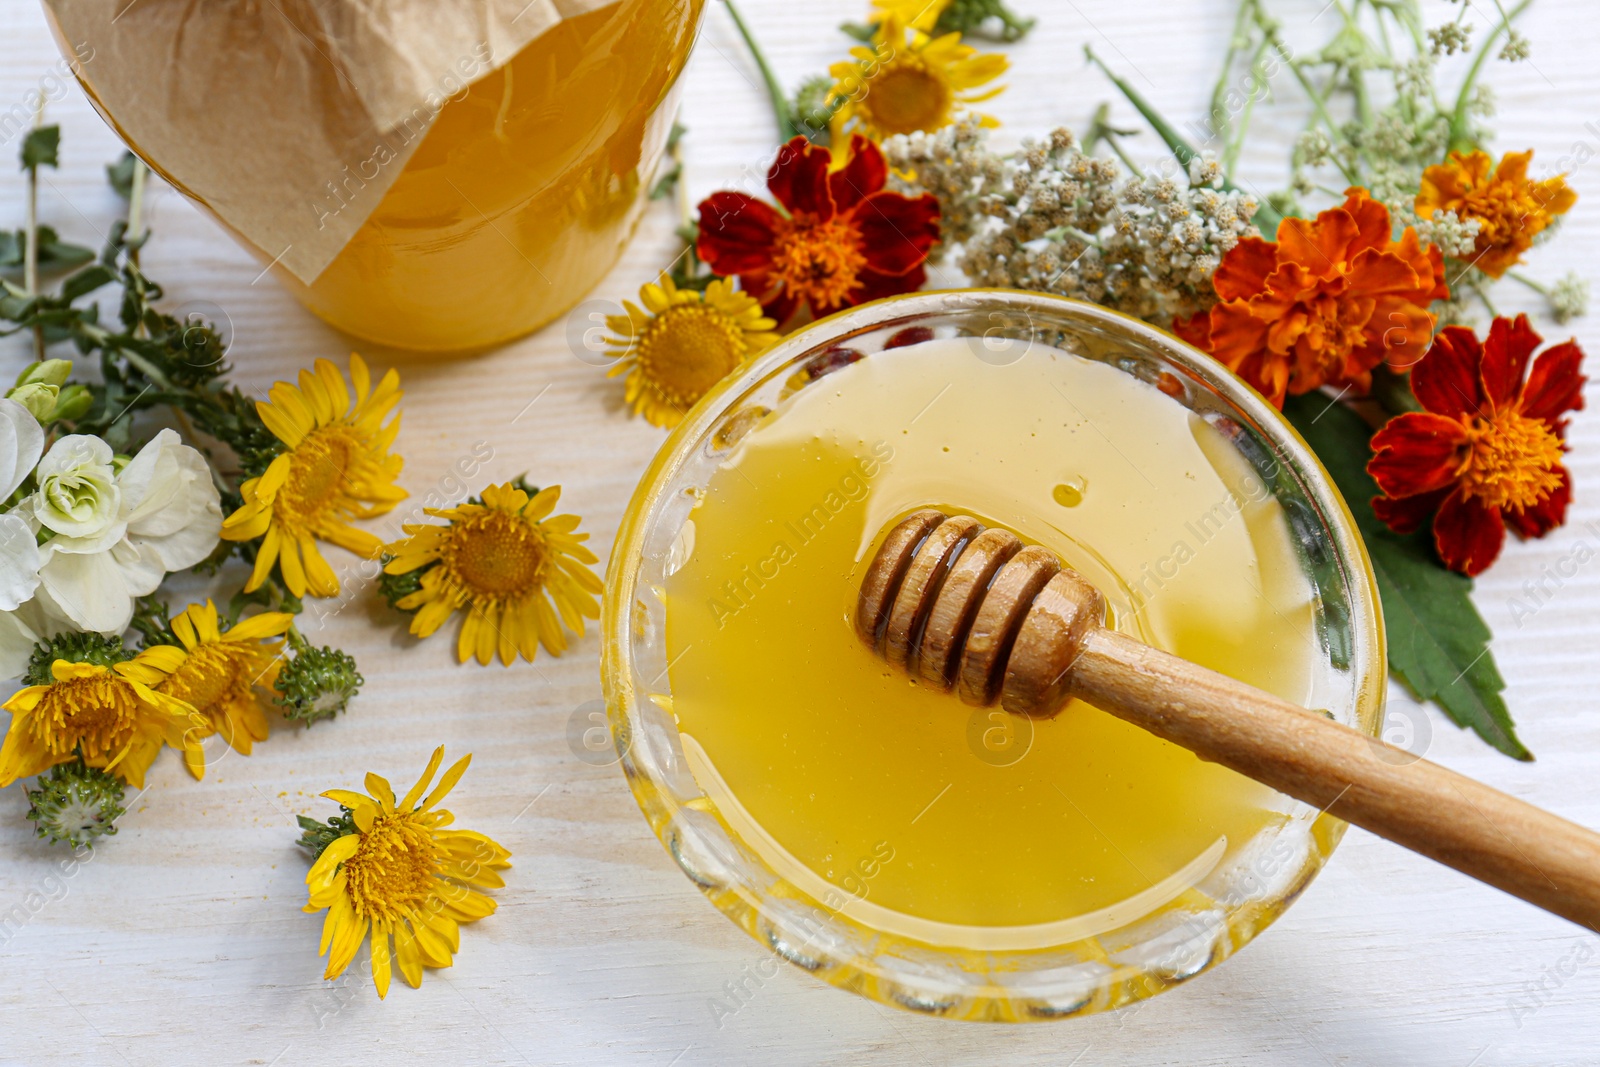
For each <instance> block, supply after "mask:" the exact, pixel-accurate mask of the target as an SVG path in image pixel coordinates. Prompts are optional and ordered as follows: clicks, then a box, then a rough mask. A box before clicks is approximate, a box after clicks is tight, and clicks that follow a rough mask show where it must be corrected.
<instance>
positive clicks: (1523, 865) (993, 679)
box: [855, 510, 1600, 932]
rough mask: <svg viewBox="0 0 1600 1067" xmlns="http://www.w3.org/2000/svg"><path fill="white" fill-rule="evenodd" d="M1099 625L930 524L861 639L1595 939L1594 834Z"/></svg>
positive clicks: (972, 527)
mask: <svg viewBox="0 0 1600 1067" xmlns="http://www.w3.org/2000/svg"><path fill="white" fill-rule="evenodd" d="M1105 608H1106V602H1105V597H1104V596H1102V595H1101V593H1100V591H1099V590H1098V589H1096V588H1095V587H1094V586H1092V585H1091V584H1089V582H1087V581H1085V580H1084V578H1083V577H1082V576H1080V575H1079V574H1077V573H1076V572H1074V571H1073V570H1071V569H1070V568H1068V567H1066V566H1064V565H1063V564H1062V562H1061V560H1060V559H1059V558H1058V557H1057V556H1056V555H1055V553H1053V552H1051V551H1050V550H1048V549H1046V548H1041V547H1039V546H1037V545H1028V546H1024V545H1023V544H1022V542H1021V541H1020V540H1019V539H1018V538H1017V537H1016V536H1015V535H1014V534H1012V533H1010V532H1009V531H1006V530H1001V529H985V528H984V527H983V526H982V524H980V523H979V522H978V521H977V520H975V519H972V518H969V517H967V516H964V515H953V516H947V515H946V514H945V513H943V512H941V511H933V510H927V511H918V512H916V513H915V514H913V515H911V516H909V517H908V518H906V519H904V520H902V521H901V522H899V523H896V524H894V525H893V526H891V527H890V528H889V529H888V532H887V534H885V535H884V536H883V538H882V541H881V543H880V544H879V546H878V551H877V553H876V554H875V555H874V557H873V559H872V562H871V564H870V565H869V566H868V568H867V572H866V575H865V577H864V578H863V580H862V583H861V595H860V600H859V601H858V603H857V608H856V619H855V624H856V632H857V634H858V635H859V636H860V638H861V640H862V641H864V642H866V644H867V645H868V646H869V647H870V648H872V649H873V650H874V651H875V652H877V653H878V654H879V655H881V656H883V657H884V658H885V659H887V660H888V661H889V662H890V663H891V664H894V665H895V666H897V667H900V668H902V669H904V670H905V671H907V672H908V673H909V674H911V675H912V676H913V677H914V678H919V679H921V680H922V681H924V682H927V683H929V684H931V685H933V686H935V687H936V688H938V689H941V690H944V691H949V690H950V689H952V688H953V689H955V690H956V692H957V693H958V694H959V695H960V697H961V699H962V700H963V701H965V702H966V703H968V704H972V705H975V706H978V707H988V706H991V705H993V704H995V703H996V702H998V703H999V704H1000V706H1001V707H1002V708H1004V709H1005V710H1006V711H1008V712H1012V713H1014V714H1017V715H1026V716H1031V717H1049V716H1052V715H1054V714H1056V713H1057V712H1059V711H1060V710H1061V709H1062V708H1063V707H1065V706H1066V703H1067V701H1068V700H1069V699H1070V698H1072V697H1078V698H1080V699H1082V700H1085V701H1087V702H1088V703H1090V704H1092V705H1094V706H1095V707H1097V708H1099V709H1101V710H1102V711H1106V712H1109V713H1111V714H1112V715H1115V716H1117V717H1118V718H1120V719H1124V720H1126V721H1128V722H1130V723H1133V724H1134V725H1135V726H1139V727H1141V728H1143V729H1145V730H1148V731H1149V732H1150V733H1153V734H1155V735H1156V736H1157V737H1160V738H1163V739H1165V740H1167V741H1171V742H1172V743H1173V744H1176V745H1181V746H1183V747H1184V748H1186V749H1188V750H1189V751H1191V752H1193V753H1195V754H1196V755H1198V756H1199V757H1200V758H1201V759H1204V760H1209V761H1211V762H1213V763H1220V764H1222V765H1223V766H1224V767H1228V768H1230V769H1232V770H1235V771H1237V772H1239V773H1240V774H1243V775H1246V776H1248V777H1250V778H1254V779H1255V780H1256V781H1258V782H1261V783H1263V784H1265V785H1268V786H1271V787H1272V788H1273V789H1276V790H1278V791H1279V792H1280V793H1286V794H1288V795H1289V796H1291V797H1294V798H1295V799H1297V800H1300V801H1303V802H1305V803H1307V804H1310V805H1312V806H1314V807H1317V808H1320V809H1322V810H1324V811H1327V812H1330V813H1331V814H1333V815H1336V816H1338V817H1339V818H1341V819H1343V820H1345V821H1346V822H1350V823H1354V824H1355V825H1357V826H1360V827H1363V828H1365V829H1367V830H1370V831H1371V832H1373V833H1375V834H1377V835H1378V836H1380V837H1386V838H1388V839H1389V840H1390V841H1393V842H1395V843H1396V844H1399V845H1403V846H1405V847H1406V848H1408V849H1411V850H1412V851H1413V852H1419V853H1421V854H1422V855H1424V856H1428V857H1429V858H1431V859H1434V860H1437V861H1438V862H1440V863H1443V864H1446V865H1447V866H1450V867H1454V868H1455V869H1456V870H1458V871H1461V872H1462V873H1464V874H1468V875H1471V876H1472V877H1474V878H1477V879H1479V880H1480V881H1483V882H1487V883H1488V884H1490V885H1492V886H1496V887H1498V888H1500V889H1503V890H1505V891H1506V892H1507V893H1511V894H1512V895H1514V896H1517V897H1521V898H1522V899H1523V900H1526V901H1529V902H1530V903H1533V904H1537V905H1538V906H1539V907H1541V908H1544V909H1546V910H1547V911H1551V912H1554V913H1555V914H1557V915H1560V916H1563V917H1564V918H1567V919H1570V920H1572V921H1573V922H1575V923H1578V924H1580V925H1582V926H1586V927H1589V928H1590V929H1593V930H1596V931H1597V932H1600V834H1596V833H1594V832H1593V831H1591V830H1588V829H1585V828H1584V827H1582V826H1579V825H1577V824H1576V823H1572V822H1568V821H1567V820H1566V819H1563V818H1560V817H1559V816H1556V815H1553V814H1551V813H1550V812H1547V811H1544V810H1542V809H1540V808H1536V807H1534V806H1533V805H1531V804H1528V803H1525V802H1524V801H1521V800H1518V799H1517V798H1515V797H1513V796H1510V795H1508V794H1506V793H1502V792H1500V791H1499V790H1496V789H1491V788H1490V787H1489V786H1486V785H1484V784H1483V783H1481V782H1477V781H1474V780H1473V779H1471V778H1467V777H1465V776H1463V775H1459V774H1457V773H1455V772H1454V771H1450V770H1446V769H1445V768H1444V767H1441V766H1439V765H1438V764H1436V763H1429V762H1428V761H1427V760H1424V759H1420V758H1418V757H1416V756H1414V755H1413V754H1412V753H1409V752H1407V751H1406V750H1404V749H1401V748H1397V747H1395V746H1393V745H1388V744H1385V743H1384V742H1382V741H1379V740H1377V739H1375V738H1371V737H1368V736H1367V735H1366V734H1364V733H1361V732H1360V731H1358V730H1355V729H1353V728H1351V727H1349V726H1345V725H1343V724H1341V723H1337V722H1334V721H1333V720H1332V719H1330V718H1327V717H1326V716H1325V715H1323V714H1320V713H1317V712H1313V711H1308V710H1306V709H1305V708H1302V707H1300V706H1299V705H1297V704H1291V703H1290V702H1288V701H1286V700H1282V699H1279V698H1278V697H1275V696H1273V695H1272V694H1271V693H1267V692H1264V691H1262V690H1260V689H1257V688H1255V687H1254V686H1250V685H1246V684H1245V683H1243V682H1239V681H1235V680H1234V679H1232V678H1229V677H1227V676H1226V675H1222V674H1218V673H1217V672H1216V671H1212V670H1208V669H1206V668H1205V667H1201V666H1199V665H1198V664H1195V663H1190V662H1189V661H1188V660H1184V659H1180V658H1178V657H1177V656H1173V655H1170V654H1168V653H1166V652H1162V651H1160V650H1158V649H1154V648H1151V647H1150V646H1149V645H1146V644H1143V643H1141V642H1139V641H1137V640H1135V639H1134V638H1132V637H1129V636H1128V635H1127V634H1123V633H1119V632H1117V631H1115V630H1108V629H1106V628H1105V625H1104V622H1105Z"/></svg>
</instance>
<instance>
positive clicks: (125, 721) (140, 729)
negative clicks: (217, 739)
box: [0, 645, 205, 789]
mask: <svg viewBox="0 0 1600 1067" xmlns="http://www.w3.org/2000/svg"><path fill="white" fill-rule="evenodd" d="M184 656H185V653H184V651H183V649H181V648H175V647H173V646H171V645H156V646H155V647H153V648H147V649H145V650H144V651H143V652H140V653H139V654H138V655H137V656H135V657H134V658H133V659H131V660H127V661H125V662H122V663H117V664H113V665H112V666H109V667H107V666H104V665H102V664H98V663H73V662H71V661H70V660H64V659H58V660H56V661H55V663H54V664H52V665H51V668H50V674H51V677H52V678H53V679H54V680H53V681H52V682H50V683H49V684H48V685H31V686H28V687H27V688H26V689H22V690H19V691H18V692H17V693H16V694H15V695H14V696H12V698H11V699H10V700H8V701H6V703H5V710H7V711H9V712H10V713H11V727H10V729H9V730H8V731H7V732H6V739H5V744H4V745H3V746H0V788H3V787H5V786H8V785H10V784H11V783H12V782H15V781H16V780H17V779H18V778H26V777H28V776H29V775H34V774H39V773H41V772H43V771H46V770H48V769H49V768H51V767H54V766H55V765H56V764H58V763H68V762H70V761H72V760H75V759H77V758H78V755H79V753H80V752H81V753H82V755H83V762H84V763H85V764H87V765H88V766H90V767H99V768H101V769H102V770H105V771H115V772H116V773H117V775H118V776H120V777H121V778H122V779H123V780H124V781H126V782H128V783H129V784H130V785H132V786H133V787H134V788H135V789H143V788H144V772H145V771H146V770H147V769H149V767H150V764H151V763H153V762H154V761H155V758H156V754H157V753H158V752H160V751H161V746H162V744H168V745H171V746H172V747H173V748H175V749H178V750H180V751H181V752H183V755H184V763H186V764H187V765H188V767H189V770H190V772H191V773H193V774H194V776H195V777H196V778H199V777H201V776H202V775H203V774H204V773H205V756H204V754H203V753H202V752H201V751H200V739H201V737H202V736H204V735H203V734H202V733H201V732H200V731H199V729H198V727H199V726H200V723H201V720H200V719H199V717H198V716H197V715H195V713H194V709H193V708H192V707H190V706H189V705H188V704H186V703H184V702H183V701H182V700H179V699H177V698H176V697H173V696H170V695H168V694H166V693H162V692H159V691H158V689H159V687H160V685H161V683H162V682H163V681H165V680H166V678H167V677H168V676H169V675H170V674H172V672H173V671H175V670H177V669H178V668H179V667H180V666H181V665H182V664H183V661H184Z"/></svg>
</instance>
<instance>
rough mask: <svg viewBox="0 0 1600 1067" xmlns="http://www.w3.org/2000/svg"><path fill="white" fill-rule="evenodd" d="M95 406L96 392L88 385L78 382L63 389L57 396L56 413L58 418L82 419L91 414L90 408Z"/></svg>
mask: <svg viewBox="0 0 1600 1067" xmlns="http://www.w3.org/2000/svg"><path fill="white" fill-rule="evenodd" d="M92 407H94V394H93V393H91V392H90V391H89V387H88V386H87V385H79V384H78V383H77V382H74V383H73V384H71V385H69V386H67V387H66V388H65V389H62V390H61V394H60V395H59V396H57V397H56V413H55V417H56V418H58V419H67V420H72V419H81V418H83V417H84V416H85V415H87V414H89V409H90V408H92Z"/></svg>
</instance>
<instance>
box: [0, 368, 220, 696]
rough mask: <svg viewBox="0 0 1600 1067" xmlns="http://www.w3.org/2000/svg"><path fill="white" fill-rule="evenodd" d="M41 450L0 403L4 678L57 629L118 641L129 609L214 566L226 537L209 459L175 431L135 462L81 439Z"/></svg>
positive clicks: (11, 408) (34, 434)
mask: <svg viewBox="0 0 1600 1067" xmlns="http://www.w3.org/2000/svg"><path fill="white" fill-rule="evenodd" d="M43 446H44V432H43V429H42V427H41V426H40V425H39V423H38V421H37V420H36V419H35V418H34V416H33V414H32V413H31V412H29V411H28V409H26V408H24V407H23V406H22V405H21V404H18V403H17V402H16V401H14V400H9V399H8V400H0V490H3V492H0V511H3V513H0V678H13V677H16V676H18V675H20V674H21V673H22V672H23V670H25V669H26V667H27V661H28V655H29V653H30V652H31V651H32V649H33V646H34V644H35V643H36V642H38V641H39V640H41V639H43V638H46V637H49V636H51V635H53V634H56V633H59V632H61V631H63V630H79V631H83V632H92V633H101V634H107V635H111V634H120V633H121V632H122V631H123V630H125V629H127V627H128V623H129V621H130V620H131V619H132V617H133V608H134V600H135V599H136V598H137V597H140V596H143V595H144V594H146V593H152V592H154V591H155V590H156V587H157V586H159V585H160V584H161V580H162V579H163V578H165V577H166V576H167V574H168V573H169V572H171V571H176V570H182V569H183V568H186V567H192V566H194V565H195V564H197V563H199V562H200V561H201V560H204V559H205V558H206V557H207V556H209V555H210V554H211V551H212V549H214V548H215V547H216V545H217V535H218V533H219V531H220V530H221V528H222V502H221V499H220V496H219V494H218V492H217V488H216V486H215V485H214V484H213V483H212V480H211V471H210V468H209V467H208V466H207V465H206V461H205V458H204V457H202V456H201V455H200V453H199V452H197V451H195V450H194V449H193V448H190V447H189V446H188V445H185V444H183V443H182V442H181V440H180V439H179V437H178V435H177V433H175V432H174V431H172V430H162V431H161V432H160V433H158V434H156V436H155V438H154V439H153V440H152V441H151V442H150V443H149V444H147V445H145V446H144V448H142V449H140V451H139V453H138V454H137V455H135V456H133V457H132V458H131V459H130V458H128V457H126V456H117V455H114V454H113V453H112V451H111V446H109V445H107V444H106V443H105V442H104V441H103V440H101V439H100V438H98V437H92V436H88V435H85V434H69V435H67V436H64V437H62V438H60V439H59V440H57V441H56V442H55V443H54V444H53V445H51V446H50V449H49V451H48V452H45V451H44V450H43ZM41 453H42V455H41Z"/></svg>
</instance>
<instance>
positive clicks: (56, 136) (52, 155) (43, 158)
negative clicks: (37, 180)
mask: <svg viewBox="0 0 1600 1067" xmlns="http://www.w3.org/2000/svg"><path fill="white" fill-rule="evenodd" d="M60 148H61V127H60V126H35V127H34V128H33V129H31V130H29V131H28V136H26V137H24V138H23V139H22V169H23V170H38V169H39V168H40V167H41V166H45V167H55V166H59V165H60V164H59V162H58V160H57V155H58V152H59V151H60Z"/></svg>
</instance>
